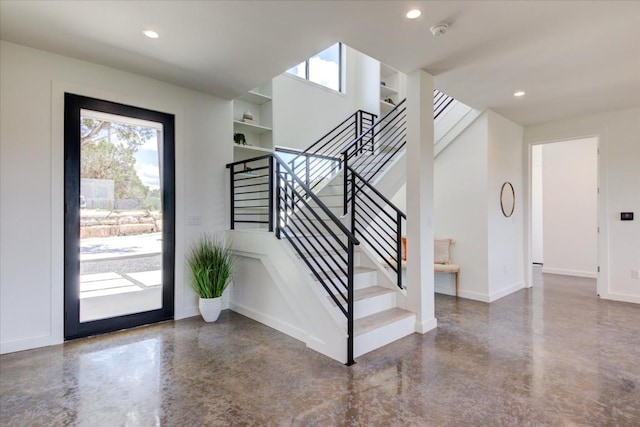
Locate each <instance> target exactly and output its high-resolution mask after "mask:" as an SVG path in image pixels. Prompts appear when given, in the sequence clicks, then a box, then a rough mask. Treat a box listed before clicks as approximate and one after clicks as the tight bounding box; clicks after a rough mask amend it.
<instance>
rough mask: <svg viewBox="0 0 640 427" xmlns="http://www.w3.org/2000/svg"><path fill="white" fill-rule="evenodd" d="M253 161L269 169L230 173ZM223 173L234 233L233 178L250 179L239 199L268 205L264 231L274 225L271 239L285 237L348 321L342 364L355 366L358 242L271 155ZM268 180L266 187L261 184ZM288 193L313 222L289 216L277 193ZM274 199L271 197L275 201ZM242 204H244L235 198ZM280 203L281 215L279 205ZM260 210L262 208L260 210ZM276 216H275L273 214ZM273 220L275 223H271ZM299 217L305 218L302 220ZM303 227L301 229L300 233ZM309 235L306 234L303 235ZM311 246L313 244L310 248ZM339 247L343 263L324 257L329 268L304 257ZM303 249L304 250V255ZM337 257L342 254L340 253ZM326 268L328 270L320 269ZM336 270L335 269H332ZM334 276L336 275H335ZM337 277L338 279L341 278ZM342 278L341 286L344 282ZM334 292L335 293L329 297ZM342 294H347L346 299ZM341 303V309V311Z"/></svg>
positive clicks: (293, 214) (230, 166)
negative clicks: (227, 183)
mask: <svg viewBox="0 0 640 427" xmlns="http://www.w3.org/2000/svg"><path fill="white" fill-rule="evenodd" d="M265 160H267V161H268V165H267V166H265V165H264V163H265V162H264V161H265ZM252 162H260V164H259V165H258V167H256V168H255V169H250V171H251V170H268V173H266V174H261V175H256V176H242V175H241V174H245V173H246V174H249V173H247V172H245V170H244V169H243V170H240V171H235V168H236V167H237V166H238V165H241V164H244V166H245V168H246V166H247V164H251V163H252ZM227 168H228V169H229V171H230V180H231V183H230V190H231V193H230V198H231V229H234V226H235V224H234V222H235V221H236V219H235V214H234V208H235V203H236V201H237V200H236V191H235V190H236V186H235V182H236V179H235V178H236V175H239V176H241V178H238V179H239V180H242V181H251V180H254V179H258V180H259V183H256V184H247V185H245V184H243V185H241V186H240V187H242V188H250V189H251V191H249V192H248V193H242V194H251V196H253V195H254V193H257V194H255V195H256V196H258V198H257V199H253V198H252V199H251V200H259V201H261V202H263V203H264V202H265V200H266V201H267V202H268V209H269V221H268V224H269V231H273V228H274V222H275V235H276V237H277V238H278V239H280V238H281V236H283V235H284V237H285V238H286V239H287V240H288V241H289V243H290V244H291V246H292V247H293V248H294V250H295V251H296V252H297V253H298V254H299V255H300V256H301V257H302V260H303V261H304V262H305V263H306V264H307V266H308V267H309V269H310V271H311V273H312V274H313V275H314V276H315V277H316V278H317V280H318V282H319V283H320V285H321V286H322V287H323V288H324V289H325V291H326V292H327V294H328V296H329V297H330V298H331V299H332V300H333V301H334V302H335V303H336V305H337V307H338V309H339V310H340V311H341V312H342V313H343V314H344V315H345V317H346V320H347V365H352V364H353V363H354V360H353V358H354V356H353V355H354V338H355V337H354V274H355V262H354V247H355V245H359V244H360V241H359V239H358V238H356V237H355V236H354V235H353V233H351V230H349V229H348V228H347V227H346V226H345V225H344V224H343V223H342V222H341V221H340V220H339V219H338V218H337V217H336V216H335V214H334V213H333V212H331V210H330V209H329V208H328V207H327V206H326V205H325V204H324V202H322V200H321V199H320V198H319V197H318V196H316V195H315V194H314V193H313V191H312V190H311V189H310V188H309V187H308V186H307V185H305V183H304V182H302V180H301V179H300V178H299V177H298V176H297V175H296V174H295V173H294V172H293V170H292V169H291V168H289V167H288V165H287V164H286V162H285V161H284V160H282V159H281V158H279V157H278V156H276V155H275V154H273V153H271V154H266V155H262V156H258V157H254V158H252V159H246V160H241V161H236V162H233V163H229V164H227ZM265 178H267V181H266V182H265V181H264V179H265ZM264 185H268V189H264V188H263V187H261V188H259V189H258V190H255V191H254V188H253V187H254V186H264ZM289 189H290V190H291V192H292V194H297V198H298V200H299V203H301V204H302V205H303V206H306V207H307V208H308V211H309V212H310V214H311V215H312V217H315V219H313V220H312V219H311V218H310V217H309V216H308V214H307V213H306V212H305V211H304V210H302V209H300V210H298V211H297V212H296V211H295V210H292V211H291V212H289V211H288V206H287V202H286V196H285V197H283V195H282V191H283V190H284V191H288V190H289ZM299 191H302V192H303V194H298V192H299ZM261 193H268V196H267V197H261V196H260V194H261ZM274 196H275V197H274ZM240 200H241V201H242V200H243V199H240ZM274 200H275V202H276V203H275V209H274ZM283 200H284V212H283V206H282V201H283ZM310 202H314V203H315V206H316V207H319V208H320V210H321V211H322V213H324V214H325V215H326V216H327V217H328V218H329V220H325V219H323V218H322V217H321V216H320V215H319V213H318V212H316V210H315V209H313V208H312V207H311V205H310V204H309V203H310ZM263 207H264V206H263ZM274 211H275V214H274ZM274 216H275V218H276V220H275V221H274ZM303 217H304V218H303ZM296 221H299V223H300V224H301V225H297V226H296V225H293V224H295V222H296ZM312 221H318V222H319V223H320V227H319V226H318V225H317V224H313V222H312ZM241 222H259V223H266V222H265V221H241ZM305 222H307V223H310V224H311V225H312V227H310V226H309V225H308V224H307V223H305ZM329 223H332V224H333V225H335V226H336V227H337V228H338V230H340V231H339V232H340V233H342V234H343V235H344V236H345V237H346V243H345V242H344V241H343V239H342V238H341V237H338V236H337V235H336V232H334V230H332V229H331V228H330V226H329V225H328V224H329ZM303 227H304V228H303ZM312 228H314V229H315V231H318V232H320V231H321V228H324V230H325V231H327V232H328V234H322V233H321V235H319V236H318V235H314V233H315V231H314V230H313V229H312ZM307 233H310V234H307ZM314 243H316V245H314ZM336 248H341V250H342V251H344V252H346V259H345V258H344V255H342V254H341V253H338V254H337V256H334V255H332V254H331V253H327V254H326V257H327V258H329V259H331V260H332V261H333V264H332V263H331V262H329V261H328V260H327V259H324V256H321V257H320V260H316V259H313V260H312V259H311V258H310V257H307V256H306V255H309V250H310V249H311V250H313V251H319V253H320V252H321V251H326V250H331V249H334V250H335V249H336ZM305 249H306V251H305ZM344 252H342V253H344ZM326 267H328V268H329V270H326V269H325V268H326ZM336 268H337V270H336ZM335 273H338V275H337V276H335ZM340 273H342V274H343V276H340ZM344 276H346V282H345V278H344ZM334 291H335V292H334ZM345 294H346V295H345ZM343 304H346V308H345V307H344V306H343Z"/></svg>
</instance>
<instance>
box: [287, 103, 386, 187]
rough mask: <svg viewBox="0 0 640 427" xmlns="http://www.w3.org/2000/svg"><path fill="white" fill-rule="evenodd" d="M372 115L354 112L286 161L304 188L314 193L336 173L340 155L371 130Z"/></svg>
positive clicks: (359, 111) (373, 115)
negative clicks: (344, 149)
mask: <svg viewBox="0 0 640 427" xmlns="http://www.w3.org/2000/svg"><path fill="white" fill-rule="evenodd" d="M376 117H377V116H376V115H375V114H372V113H369V112H366V111H363V110H358V111H356V112H355V113H353V114H352V115H351V116H349V117H347V118H346V119H345V120H343V121H342V122H341V123H340V124H339V125H337V126H336V127H334V128H333V129H331V130H330V131H329V132H327V133H326V134H325V135H324V136H322V137H321V138H320V139H318V141H316V142H315V143H313V144H312V145H311V146H309V147H308V148H307V149H305V150H304V151H303V152H300V153H298V155H297V156H295V157H294V158H293V159H292V160H290V161H289V167H290V168H291V170H292V171H293V172H294V173H295V175H296V176H297V177H299V178H300V179H301V180H302V182H304V183H305V185H306V186H307V187H309V188H311V189H312V190H313V189H315V188H316V187H317V186H318V185H319V184H320V183H322V182H323V181H324V180H325V179H327V178H328V177H331V176H332V175H333V173H335V172H336V171H337V170H338V167H337V166H339V165H340V162H341V160H342V159H341V158H340V156H339V154H340V151H341V150H342V149H343V148H344V147H345V146H346V145H347V144H349V143H350V142H351V141H353V140H354V139H356V138H357V137H358V136H360V135H361V134H362V132H363V131H364V129H368V128H369V127H371V126H372V125H373V123H374V121H375V119H376Z"/></svg>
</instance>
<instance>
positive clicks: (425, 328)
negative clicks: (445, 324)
mask: <svg viewBox="0 0 640 427" xmlns="http://www.w3.org/2000/svg"><path fill="white" fill-rule="evenodd" d="M437 327H438V319H436V318H435V317H434V318H433V319H429V320H427V321H425V322H416V332H417V333H419V334H426V333H427V332H429V331H432V330H434V329H436V328H437Z"/></svg>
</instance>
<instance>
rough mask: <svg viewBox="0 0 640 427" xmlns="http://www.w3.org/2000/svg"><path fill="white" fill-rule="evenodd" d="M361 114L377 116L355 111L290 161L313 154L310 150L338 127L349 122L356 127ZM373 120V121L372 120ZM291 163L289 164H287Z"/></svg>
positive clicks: (357, 133) (326, 143)
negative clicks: (351, 121) (352, 122)
mask: <svg viewBox="0 0 640 427" xmlns="http://www.w3.org/2000/svg"><path fill="white" fill-rule="evenodd" d="M363 114H367V115H369V116H371V117H377V115H375V114H373V113H370V112H368V111H365V110H362V109H360V110H357V111H356V112H355V113H353V114H352V115H350V116H349V117H347V118H346V119H344V120H343V121H342V122H340V124H338V125H337V126H335V127H334V128H333V129H331V130H330V131H329V132H327V133H326V134H324V135H323V136H321V137H320V138H319V139H318V140H317V141H316V142H314V143H313V144H311V145H310V146H309V147H307V148H305V149H304V150H303V151H302V152H301V153H300V154H299V155H298V156H297V157H294V158H293V159H292V160H291V161H293V160H296V159H297V158H298V157H301V156H304V155H306V154H314V153H310V151H311V149H313V148H314V147H316V146H317V145H318V144H320V143H322V142H323V140H324V139H325V138H327V137H328V136H329V135H331V134H332V133H333V132H335V131H336V130H337V129H338V128H340V126H342V125H344V124H345V123H347V122H349V121H350V120H354V121H355V123H356V125H357V124H358V118H359V117H360V116H362V115H363ZM374 120H375V119H374ZM361 131H362V130H360V132H358V131H357V130H356V135H359V134H360V133H361ZM330 142H331V139H330V140H329V141H327V142H325V143H324V144H323V145H322V146H321V147H319V148H323V147H325V146H327V145H328V144H329V143H330ZM289 163H291V162H289Z"/></svg>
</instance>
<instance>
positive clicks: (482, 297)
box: [459, 289, 491, 302]
mask: <svg viewBox="0 0 640 427" xmlns="http://www.w3.org/2000/svg"><path fill="white" fill-rule="evenodd" d="M459 296H460V298H466V299H471V300H474V301H480V302H491V301H489V295H487V294H481V293H479V292H473V291H465V290H462V289H460V293H459Z"/></svg>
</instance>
